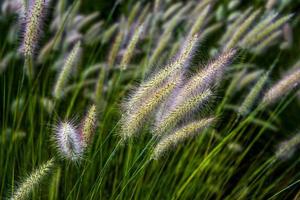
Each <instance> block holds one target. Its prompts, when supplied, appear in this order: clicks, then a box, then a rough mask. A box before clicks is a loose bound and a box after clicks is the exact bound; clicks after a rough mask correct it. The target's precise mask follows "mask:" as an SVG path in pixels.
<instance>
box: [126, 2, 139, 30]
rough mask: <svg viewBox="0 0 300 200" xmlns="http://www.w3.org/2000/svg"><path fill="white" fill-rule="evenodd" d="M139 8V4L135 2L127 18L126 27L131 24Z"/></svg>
mask: <svg viewBox="0 0 300 200" xmlns="http://www.w3.org/2000/svg"><path fill="white" fill-rule="evenodd" d="M140 8H141V2H139V1H138V2H137V3H136V4H135V5H134V6H133V8H132V9H131V11H130V14H129V17H128V27H130V26H131V25H132V23H133V21H134V20H135V18H136V16H137V13H138V12H139V10H140Z"/></svg>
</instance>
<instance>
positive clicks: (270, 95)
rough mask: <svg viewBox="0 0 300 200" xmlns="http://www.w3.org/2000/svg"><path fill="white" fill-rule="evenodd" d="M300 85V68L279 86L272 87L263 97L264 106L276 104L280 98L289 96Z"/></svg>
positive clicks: (280, 82)
mask: <svg viewBox="0 0 300 200" xmlns="http://www.w3.org/2000/svg"><path fill="white" fill-rule="evenodd" d="M299 83H300V68H298V69H296V70H295V71H294V72H293V73H291V74H289V75H287V76H285V77H284V78H283V79H281V80H280V81H279V82H278V83H277V84H275V85H274V86H273V87H271V88H270V89H269V90H268V91H267V92H266V94H265V95H264V97H263V100H262V102H263V104H265V105H269V104H272V103H274V102H276V101H277V100H278V99H279V98H280V97H282V96H285V95H286V94H288V93H289V92H290V91H291V90H292V89H294V88H295V87H297V86H298V85H299Z"/></svg>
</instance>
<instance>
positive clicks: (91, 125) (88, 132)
mask: <svg viewBox="0 0 300 200" xmlns="http://www.w3.org/2000/svg"><path fill="white" fill-rule="evenodd" d="M96 120H97V110H96V106H95V105H92V106H91V107H90V109H89V110H88V112H87V114H86V116H85V117H84V119H83V121H82V127H81V133H80V134H81V135H82V139H83V144H84V146H85V147H87V145H88V144H90V142H91V140H92V137H93V134H94V131H95V127H96Z"/></svg>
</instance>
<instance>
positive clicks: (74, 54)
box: [53, 42, 80, 99]
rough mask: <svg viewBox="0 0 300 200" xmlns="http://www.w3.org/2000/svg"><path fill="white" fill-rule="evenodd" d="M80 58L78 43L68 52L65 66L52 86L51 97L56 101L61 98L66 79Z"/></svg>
mask: <svg viewBox="0 0 300 200" xmlns="http://www.w3.org/2000/svg"><path fill="white" fill-rule="evenodd" d="M79 56H80V42H77V43H76V45H75V46H74V47H73V49H72V51H71V52H70V54H69V56H68V57H67V59H66V61H65V64H64V66H63V68H62V70H61V72H60V74H59V76H58V78H57V81H56V83H55V86H54V90H53V96H54V97H55V98H57V99H59V98H61V97H62V96H63V91H64V87H65V84H66V82H67V79H68V77H69V76H70V74H71V71H72V68H74V65H75V64H76V62H77V61H78V58H79Z"/></svg>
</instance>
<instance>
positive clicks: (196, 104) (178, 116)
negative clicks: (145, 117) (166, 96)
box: [153, 89, 212, 135]
mask: <svg viewBox="0 0 300 200" xmlns="http://www.w3.org/2000/svg"><path fill="white" fill-rule="evenodd" d="M211 96H212V92H211V90H210V89H207V90H206V91H204V92H200V93H197V94H194V95H192V96H187V97H183V99H184V101H181V102H176V98H175V99H172V100H170V101H174V102H170V104H171V105H170V107H168V108H166V110H164V111H163V113H162V114H163V116H161V117H157V119H156V125H155V129H154V131H153V132H154V134H156V135H162V134H165V133H167V132H168V130H169V129H170V128H173V127H175V126H176V124H177V123H178V122H179V121H180V120H182V119H183V118H185V117H187V116H188V115H191V114H192V113H193V111H195V110H198V109H199V108H202V107H204V105H206V104H207V101H208V99H209V98H210V97H211Z"/></svg>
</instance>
